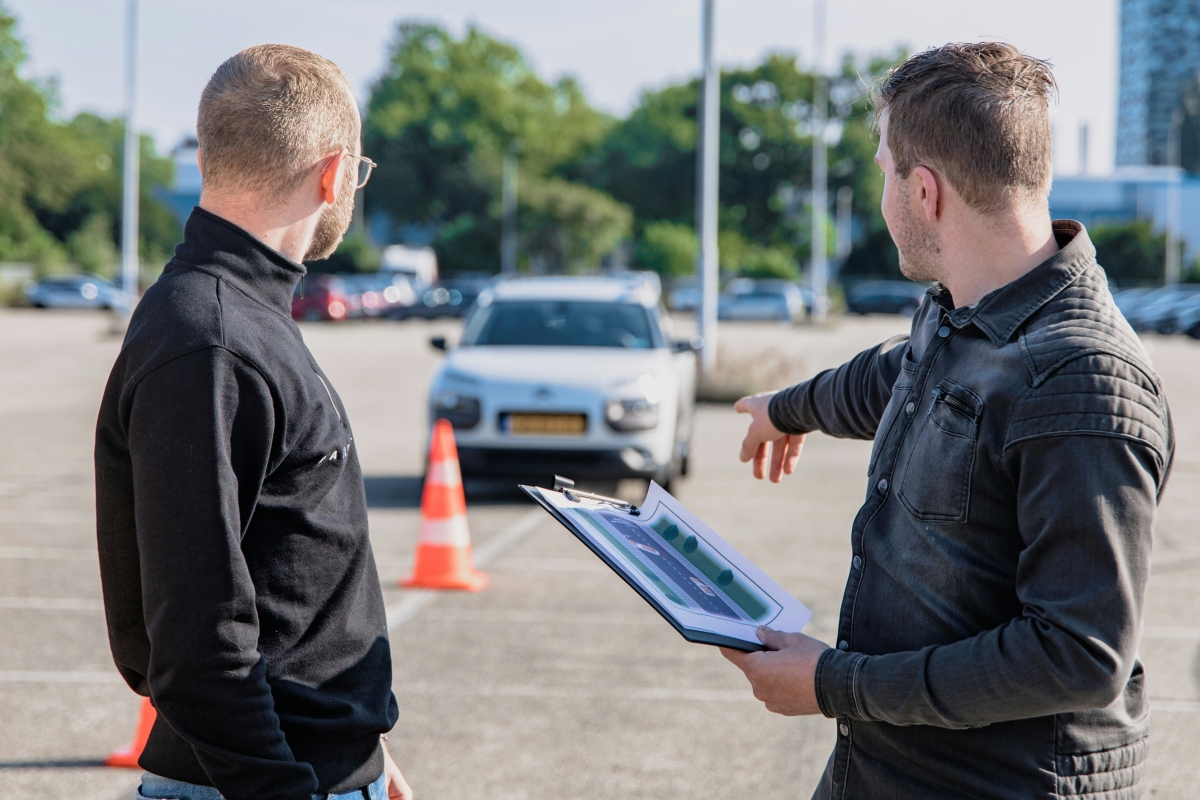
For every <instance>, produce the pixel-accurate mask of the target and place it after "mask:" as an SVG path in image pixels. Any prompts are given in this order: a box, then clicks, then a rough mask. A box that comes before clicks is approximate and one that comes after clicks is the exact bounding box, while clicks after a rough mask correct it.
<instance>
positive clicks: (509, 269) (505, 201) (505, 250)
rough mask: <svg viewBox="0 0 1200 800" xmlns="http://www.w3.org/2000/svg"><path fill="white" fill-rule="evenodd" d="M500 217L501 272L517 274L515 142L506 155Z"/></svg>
mask: <svg viewBox="0 0 1200 800" xmlns="http://www.w3.org/2000/svg"><path fill="white" fill-rule="evenodd" d="M500 215H501V217H502V219H501V225H502V227H501V230H500V271H501V272H502V273H504V274H505V275H515V274H516V272H517V145H516V142H513V143H512V144H510V145H509V147H508V152H506V153H505V154H504V187H503V195H502V207H501V212H500Z"/></svg>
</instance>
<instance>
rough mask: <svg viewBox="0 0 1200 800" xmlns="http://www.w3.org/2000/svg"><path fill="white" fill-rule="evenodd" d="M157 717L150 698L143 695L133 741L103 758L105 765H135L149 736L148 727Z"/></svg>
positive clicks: (152, 725) (151, 725)
mask: <svg viewBox="0 0 1200 800" xmlns="http://www.w3.org/2000/svg"><path fill="white" fill-rule="evenodd" d="M157 717H158V712H156V711H155V710H154V706H152V705H150V698H148V697H143V698H142V712H141V715H140V716H139V717H138V726H137V733H135V734H134V735H133V741H132V742H130V743H129V744H128V745H127V746H125V747H122V748H121V749H120V750H117V751H115V752H113V754H112V755H110V756H109V757H108V758H106V759H104V765H105V766H107V767H136V766H137V765H138V763H137V762H138V759H139V758H141V757H142V748H144V747H145V746H146V740H147V739H149V738H150V729H151V728H153V727H154V720H155V719H156V718H157Z"/></svg>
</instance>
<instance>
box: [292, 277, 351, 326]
mask: <svg viewBox="0 0 1200 800" xmlns="http://www.w3.org/2000/svg"><path fill="white" fill-rule="evenodd" d="M349 313H350V295H349V293H348V292H347V291H346V287H345V285H344V284H343V283H342V280H341V279H340V278H338V277H336V276H334V275H309V276H305V277H304V278H303V279H302V280H301V281H300V284H299V285H298V286H297V287H296V293H295V294H293V295H292V319H302V320H305V321H307V322H319V321H321V320H326V321H330V322H337V321H340V320H343V319H345V318H346V317H347V316H348V315H349Z"/></svg>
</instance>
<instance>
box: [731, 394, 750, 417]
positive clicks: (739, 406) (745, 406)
mask: <svg viewBox="0 0 1200 800" xmlns="http://www.w3.org/2000/svg"><path fill="white" fill-rule="evenodd" d="M733 410H734V411H736V412H737V413H739V414H749V413H750V398H749V397H743V398H741V399H739V400H738V401H737V402H736V403H734V404H733Z"/></svg>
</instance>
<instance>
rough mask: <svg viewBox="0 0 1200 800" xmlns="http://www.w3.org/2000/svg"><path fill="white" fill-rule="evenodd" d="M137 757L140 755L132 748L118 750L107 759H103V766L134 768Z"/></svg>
mask: <svg viewBox="0 0 1200 800" xmlns="http://www.w3.org/2000/svg"><path fill="white" fill-rule="evenodd" d="M139 756H141V753H140V752H139V751H137V750H134V749H133V748H126V749H124V750H118V751H116V752H115V753H113V754H112V755H110V756H109V757H108V758H106V759H104V766H106V767H125V768H136V767H137V765H138V763H137V762H138V757H139Z"/></svg>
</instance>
